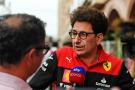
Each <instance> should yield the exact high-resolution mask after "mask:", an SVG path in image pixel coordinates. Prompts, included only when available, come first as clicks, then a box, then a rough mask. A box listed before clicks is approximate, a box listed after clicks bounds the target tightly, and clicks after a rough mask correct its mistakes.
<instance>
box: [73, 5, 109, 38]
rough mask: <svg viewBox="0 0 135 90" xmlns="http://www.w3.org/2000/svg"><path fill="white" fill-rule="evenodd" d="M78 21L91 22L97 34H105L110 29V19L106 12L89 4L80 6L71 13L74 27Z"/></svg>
mask: <svg viewBox="0 0 135 90" xmlns="http://www.w3.org/2000/svg"><path fill="white" fill-rule="evenodd" d="M76 21H80V22H88V23H90V24H91V25H92V28H93V31H94V33H95V34H98V33H103V35H105V33H106V31H107V29H108V20H107V18H106V17H105V15H104V13H103V12H101V11H99V10H97V9H94V8H91V7H88V6H81V7H78V8H77V9H76V10H75V11H74V12H73V13H72V14H71V25H72V27H73V25H74V23H75V22H76Z"/></svg>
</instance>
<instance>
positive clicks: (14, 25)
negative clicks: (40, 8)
mask: <svg viewBox="0 0 135 90" xmlns="http://www.w3.org/2000/svg"><path fill="white" fill-rule="evenodd" d="M45 36H46V34H45V27H44V23H43V21H41V20H40V19H39V18H37V17H35V16H33V15H28V14H9V15H4V16H0V90H32V88H31V87H30V86H29V85H28V84H27V83H26V82H25V81H26V80H27V78H28V77H29V76H31V75H32V74H33V73H34V72H35V71H36V69H37V68H38V67H39V66H40V63H41V61H42V58H43V56H44V54H45Z"/></svg>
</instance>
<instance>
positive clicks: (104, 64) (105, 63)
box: [103, 61, 112, 71]
mask: <svg viewBox="0 0 135 90" xmlns="http://www.w3.org/2000/svg"><path fill="white" fill-rule="evenodd" d="M111 67H112V64H111V62H109V61H106V62H104V63H103V68H104V69H105V71H109V70H110V69H111Z"/></svg>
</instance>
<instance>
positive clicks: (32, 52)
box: [28, 48, 36, 60]
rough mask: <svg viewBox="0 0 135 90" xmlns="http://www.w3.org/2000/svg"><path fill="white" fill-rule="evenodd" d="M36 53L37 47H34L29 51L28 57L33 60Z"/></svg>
mask: <svg viewBox="0 0 135 90" xmlns="http://www.w3.org/2000/svg"><path fill="white" fill-rule="evenodd" d="M35 55H36V49H35V48H32V49H31V50H30V51H29V52H28V59H29V60H33V59H34V57H35Z"/></svg>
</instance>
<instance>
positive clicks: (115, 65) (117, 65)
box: [108, 55, 124, 75]
mask: <svg viewBox="0 0 135 90" xmlns="http://www.w3.org/2000/svg"><path fill="white" fill-rule="evenodd" d="M108 61H109V62H110V63H111V66H112V71H111V72H112V73H113V74H114V75H119V73H120V71H121V68H122V67H123V65H124V61H123V60H122V59H120V58H118V57H115V56H112V55H108Z"/></svg>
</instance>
